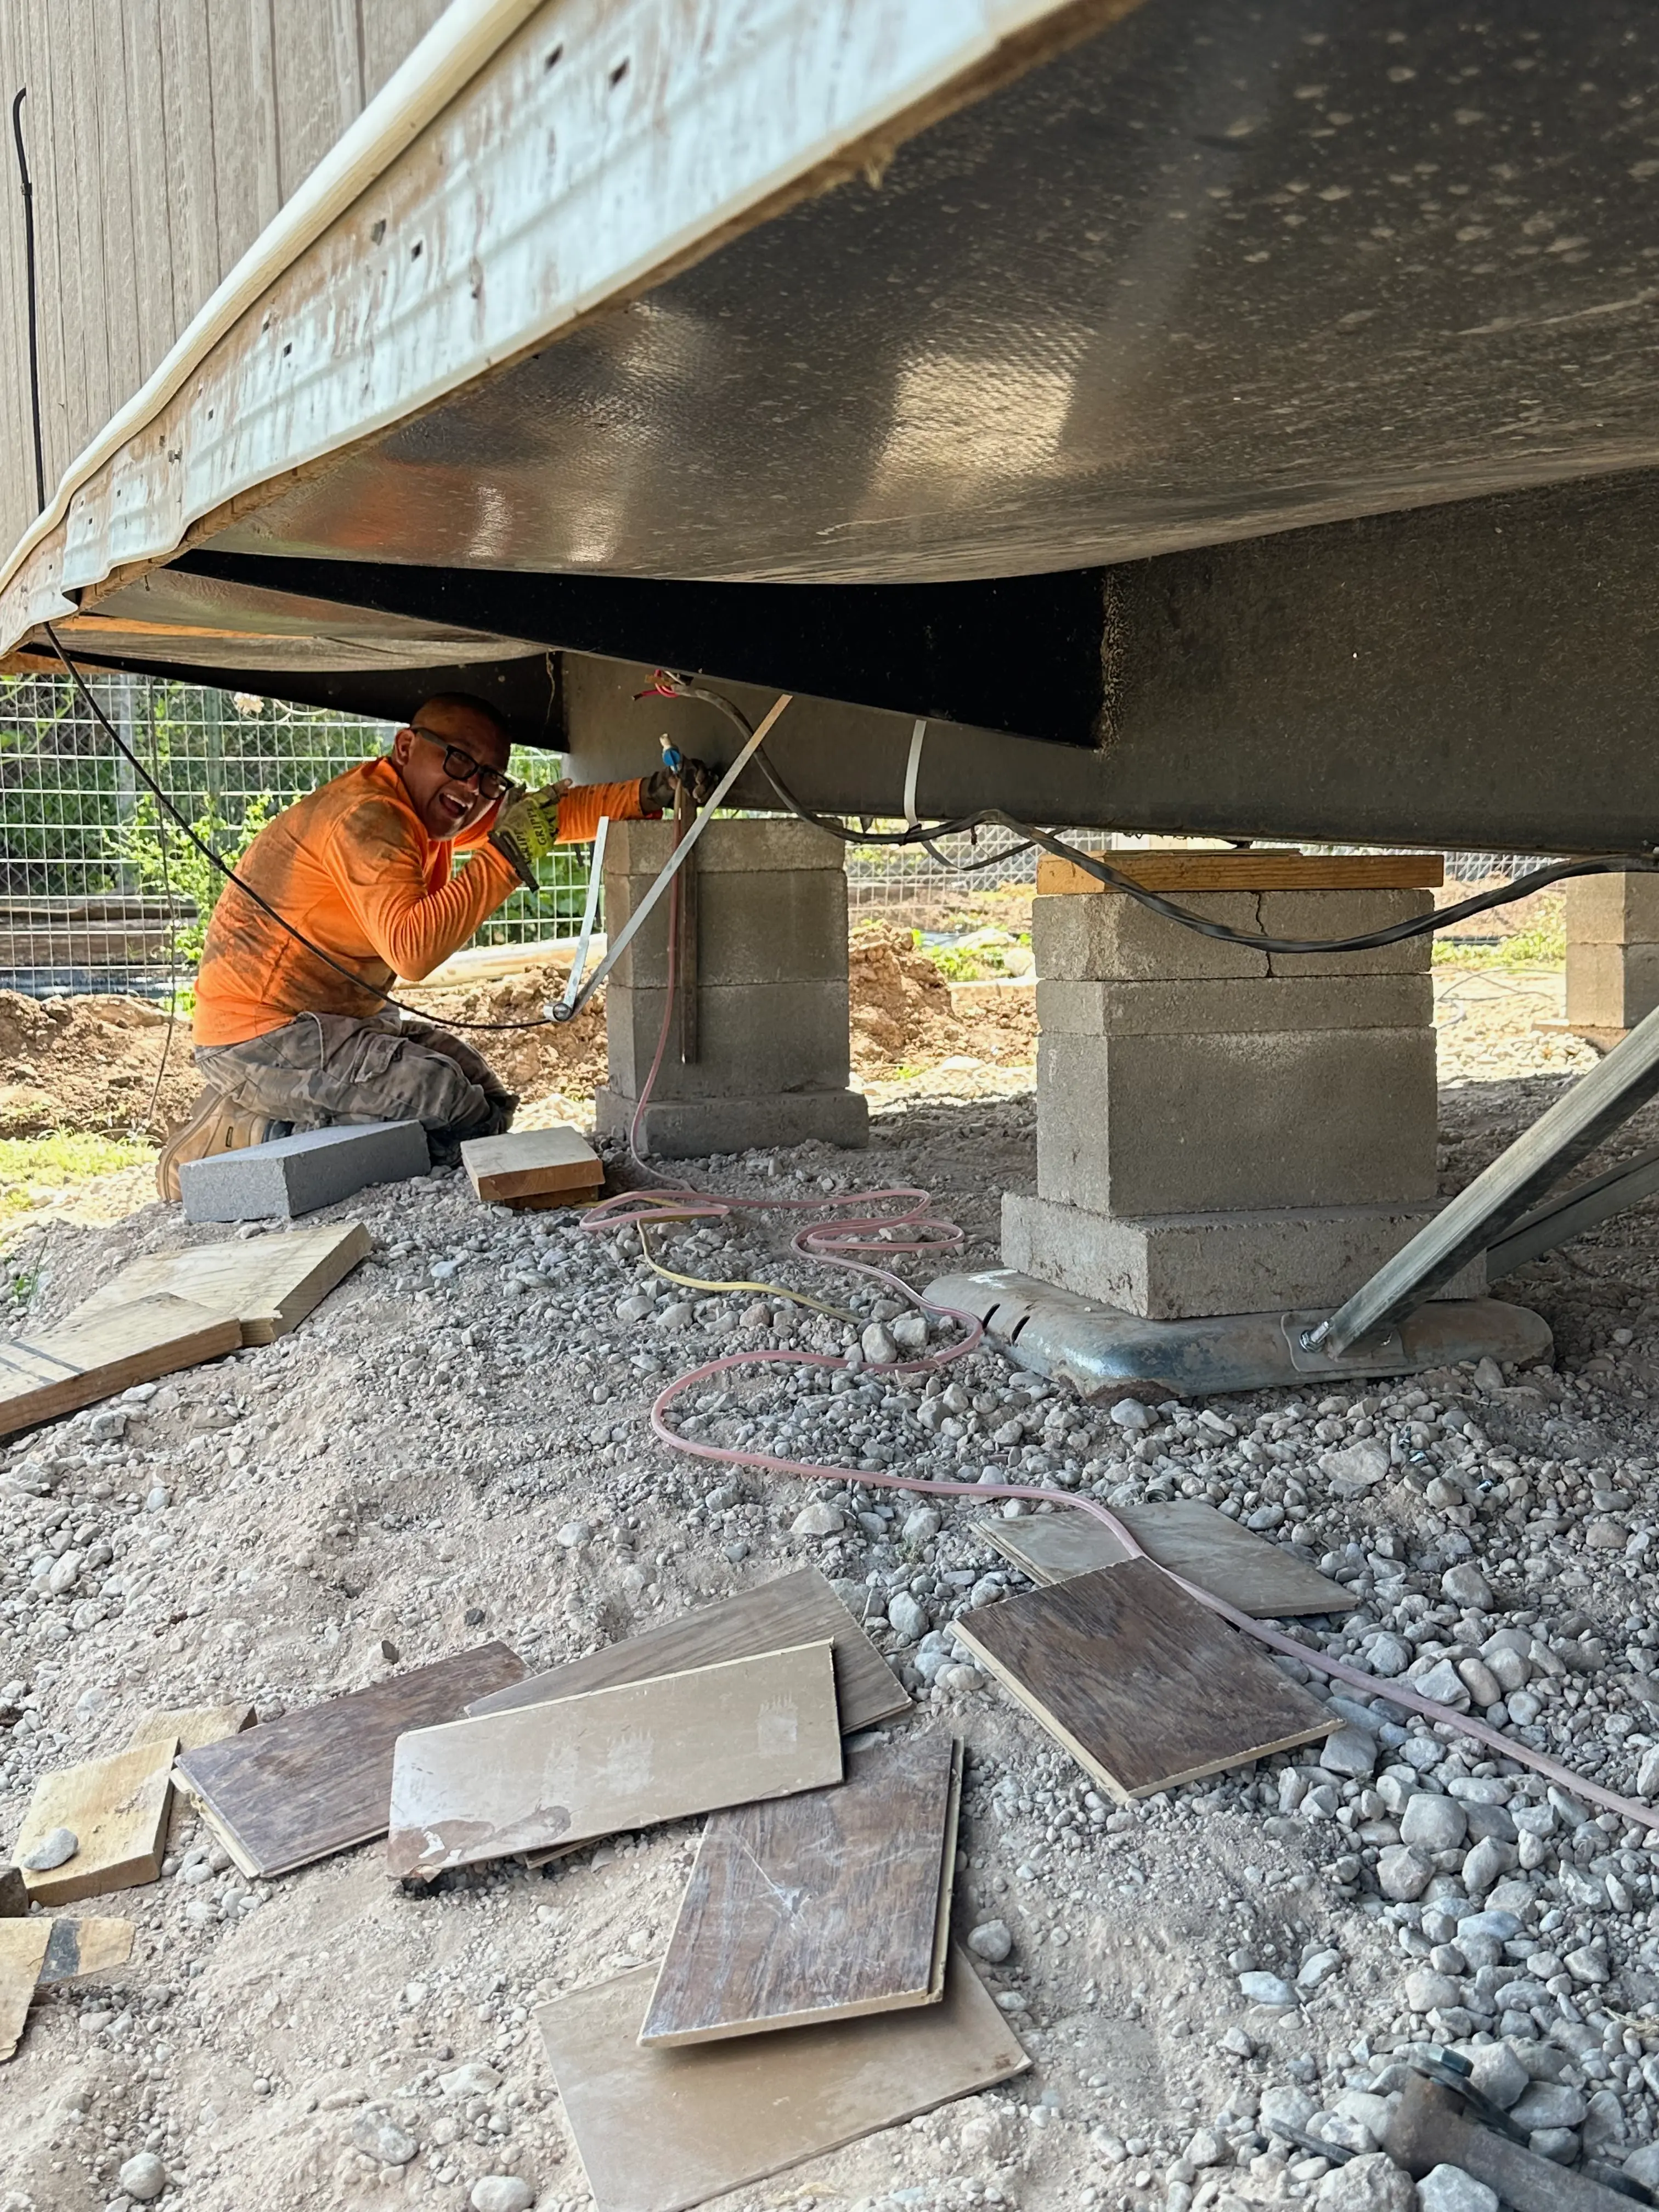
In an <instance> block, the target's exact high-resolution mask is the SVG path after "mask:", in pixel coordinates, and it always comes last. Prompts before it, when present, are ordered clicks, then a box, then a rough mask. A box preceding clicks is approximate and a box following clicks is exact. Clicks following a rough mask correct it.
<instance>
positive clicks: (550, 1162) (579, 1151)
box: [461, 1124, 605, 1206]
mask: <svg viewBox="0 0 1659 2212" xmlns="http://www.w3.org/2000/svg"><path fill="white" fill-rule="evenodd" d="M461 1165H462V1166H463V1167H464V1168H465V1170H466V1172H467V1179H468V1181H469V1182H471V1185H472V1188H473V1189H474V1191H475V1192H476V1193H477V1195H478V1197H479V1198H481V1199H483V1200H485V1201H486V1203H488V1204H491V1205H499V1206H515V1205H522V1204H524V1203H525V1201H526V1200H537V1199H545V1198H549V1197H555V1198H556V1197H558V1196H560V1195H562V1194H569V1195H570V1196H572V1197H580V1196H582V1195H584V1194H586V1193H587V1192H589V1191H593V1190H598V1189H599V1188H600V1187H601V1186H602V1184H603V1183H604V1182H605V1163H604V1161H603V1160H601V1159H600V1158H599V1154H598V1153H597V1152H595V1151H594V1150H593V1147H592V1146H591V1145H590V1144H589V1143H588V1142H587V1140H586V1138H585V1137H584V1136H582V1135H581V1133H580V1131H579V1130H575V1129H573V1128H570V1127H568V1126H566V1125H564V1124H561V1125H560V1126H559V1127H556V1128H552V1129H511V1130H509V1131H508V1132H507V1134H506V1135H505V1136H502V1137H470V1138H469V1139H467V1141H466V1143H465V1144H464V1145H463V1146H461Z"/></svg>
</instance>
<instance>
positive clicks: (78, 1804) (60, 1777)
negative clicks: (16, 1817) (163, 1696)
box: [13, 1736, 178, 1905]
mask: <svg viewBox="0 0 1659 2212" xmlns="http://www.w3.org/2000/svg"><path fill="white" fill-rule="evenodd" d="M177 1747H178V1740H177V1738H176V1737H173V1736H162V1737H161V1738H159V1739H158V1740H157V1741H155V1743H147V1744H139V1745H137V1746H135V1747H133V1748H132V1749H131V1750H128V1751H118V1752H116V1753H114V1754H113V1756H112V1757H111V1758H108V1759H88V1760H87V1761H86V1762H85V1763H84V1764H83V1765H80V1766H63V1767H59V1768H58V1770H57V1771H56V1772H54V1773H52V1774H43V1775H42V1776H41V1777H40V1780H39V1781H38V1782H37V1783H36V1784H35V1785H34V1795H33V1796H32V1797H31V1798H30V1800H29V1808H28V1810H27V1813H25V1814H24V1815H23V1825H22V1826H21V1828H20V1829H19V1831H18V1833H17V1840H16V1842H15V1844H14V1846H13V1849H14V1850H15V1853H16V1856H17V1861H18V1864H19V1865H20V1866H21V1868H22V1870H23V1880H24V1881H25V1882H26V1883H27V1885H28V1893H29V1895H30V1897H31V1898H32V1899H33V1901H34V1902H35V1904H37V1905H72V1904H74V1902H75V1901H76V1899H77V1898H82V1897H100V1896H102V1895H103V1894H104V1893H106V1891H109V1890H112V1889H131V1888H132V1887H134V1886H135V1884H137V1883H138V1882H143V1881H155V1880H156V1878H157V1877H158V1875H160V1874H161V1858H162V1854H163V1852H164V1851H165V1850H166V1848H167V1803H168V1799H169V1796H170V1795H171V1792H172V1784H171V1781H170V1779H169V1774H170V1770H171V1768H172V1765H173V1753H174V1752H175V1750H176V1749H177ZM57 1828H67V1829H68V1830H69V1831H70V1834H71V1835H73V1836H74V1837H75V1838H76V1850H75V1852H74V1855H73V1856H72V1857H70V1858H67V1859H65V1860H64V1862H63V1863H62V1864H61V1865H58V1866H54V1867H51V1868H47V1869H42V1870H40V1871H39V1872H36V1871H34V1870H33V1869H31V1868H30V1866H29V1864H28V1861H29V1857H30V1854H31V1853H32V1852H34V1851H37V1850H39V1848H40V1845H41V1844H43V1843H44V1842H45V1840H46V1838H47V1837H48V1836H49V1835H51V1833H52V1831H53V1830H54V1829H57Z"/></svg>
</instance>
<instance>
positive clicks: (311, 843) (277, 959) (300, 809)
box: [194, 757, 640, 1045]
mask: <svg viewBox="0 0 1659 2212" xmlns="http://www.w3.org/2000/svg"><path fill="white" fill-rule="evenodd" d="M601 814H608V815H610V816H611V818H612V819H613V820H617V821H637V820H638V819H639V817H640V803H639V786H638V784H637V783H634V782H629V783H595V784H585V785H581V786H579V787H576V788H575V789H574V790H571V791H568V792H567V793H564V794H563V795H562V797H561V799H560V800H559V839H560V842H561V843H566V844H568V843H573V842H578V841H580V840H581V839H584V838H588V837H591V836H592V835H593V832H594V829H596V828H597V826H598V823H599V817H600V815H601ZM492 818H493V817H492V816H486V817H484V819H483V822H481V823H478V824H477V827H476V828H474V829H471V830H469V831H468V832H467V834H466V836H465V837H464V838H455V839H453V840H452V839H447V838H441V837H435V836H432V835H431V833H430V832H429V831H428V829H427V828H426V826H425V824H424V823H422V820H421V818H420V817H419V816H418V815H417V814H416V811H415V810H414V808H413V807H412V806H411V805H410V803H409V798H408V794H407V793H405V791H404V787H403V781H402V779H401V777H400V776H399V775H398V771H397V769H396V768H395V767H394V766H393V765H392V762H391V761H390V760H389V759H386V758H385V757H382V758H380V759H379V760H373V761H365V762H364V763H362V765H361V766H360V767H357V768H353V769H347V770H346V772H345V774H344V775H337V776H336V777H335V778H334V779H333V781H332V782H330V783H325V784H324V785H323V786H322V787H320V789H319V790H316V791H313V792H311V793H308V794H307V796H306V797H305V798H304V799H299V800H296V801H295V804H294V805H292V806H289V807H285V808H284V809H283V812H282V813H280V814H279V815H277V816H276V818H275V820H274V821H271V822H268V823H266V824H265V827H264V829H262V830H261V831H260V832H259V834H258V836H257V837H256V838H255V839H254V841H253V842H252V844H251V845H250V846H249V847H248V848H247V851H246V853H245V854H243V855H242V858H241V860H240V862H239V864H238V866H237V871H236V872H237V873H238V875H240V877H241V878H243V879H244V881H246V883H247V884H249V885H250V886H251V887H252V889H253V890H256V891H257V892H258V894H259V896H260V897H262V898H264V899H268V900H269V901H270V904H271V905H272V906H273V907H275V908H276V911H277V913H278V914H280V915H283V916H284V917H285V918H286V919H287V920H288V921H290V922H291V923H292V924H293V925H294V927H295V929H297V930H300V931H301V932H302V933H303V934H304V935H305V936H307V937H308V938H309V939H311V940H312V942H313V944H315V945H319V946H321V948H322V950H323V951H325V952H326V953H327V954H329V956H330V957H331V958H332V959H334V960H337V961H338V962H339V963H340V964H341V966H342V967H344V968H349V969H351V970H352V972H353V974H354V975H359V976H361V977H362V983H361V985H358V984H356V983H353V982H350V981H348V980H347V978H346V977H345V976H343V975H340V974H339V973H338V971H337V969H334V968H331V967H330V965H329V964H328V962H327V961H325V960H319V958H318V957H317V955H316V954H315V953H314V952H313V951H310V950H309V949H308V948H307V946H306V945H301V943H300V941H299V939H297V938H295V937H291V936H290V935H289V933H288V931H287V930H285V929H283V927H281V925H280V924H279V923H277V922H276V921H272V919H271V917H270V915H268V914H266V913H265V912H264V908H261V907H259V906H257V905H256V904H255V903H254V902H253V901H252V899H250V898H248V897H246V896H244V894H243V893H242V892H241V891H240V890H238V889H237V888H236V886H235V884H226V886H225V888H224V890H223V892H222V896H221V897H220V900H219V903H218V905H217V906H216V908H214V911H213V919H212V921H210V923H209V924H208V933H207V943H206V945H205V946H204V950H203V953H202V965H201V969H200V972H199V973H198V975H197V979H196V1016H195V1022H194V1036H195V1041H196V1042H197V1044H198V1045H221V1044H242V1043H245V1042H246V1041H247V1039H248V1038H250V1037H256V1036H264V1035H265V1034H266V1033H267V1032H268V1031H269V1030H276V1029H281V1028H282V1026H283V1024H284V1023H286V1022H291V1021H293V1020H294V1019H295V1018H296V1016H298V1015H301V1014H307V1013H319V1014H345V1015H349V1016H353V1017H356V1018H358V1019H360V1020H367V1019H368V1018H369V1017H370V1016H371V1015H374V1014H375V1013H378V1012H380V1007H381V1006H382V1004H383V1003H384V1002H383V1000H382V999H381V997H380V993H381V992H382V991H384V990H386V988H387V987H389V985H390V984H391V982H392V978H393V976H394V975H407V976H410V977H411V978H415V979H418V978H419V977H421V976H422V975H430V974H431V973H432V970H433V969H435V968H437V967H441V965H442V963H444V962H445V961H446V960H447V959H448V957H449V956H450V954H451V953H452V952H453V951H457V950H458V949H459V947H460V946H461V945H465V942H466V940H467V939H468V938H469V937H471V935H472V933H473V932H474V931H475V930H476V929H477V927H478V925H479V924H480V922H482V921H483V920H484V918H485V916H486V915H490V914H493V913H494V912H495V908H497V907H498V906H500V905H501V902H502V901H503V900H504V899H506V898H507V897H508V896H511V894H512V893H513V891H514V890H516V889H517V888H518V882H519V879H518V878H517V876H516V875H515V874H514V873H513V870H512V868H511V866H509V865H508V863H507V860H504V859H503V857H502V856H501V854H500V853H498V852H497V851H496V850H495V847H494V846H493V845H491V844H489V842H487V840H488V837H489V824H490V821H491V820H492ZM457 848H461V849H464V850H466V851H467V852H468V853H469V854H470V857H469V859H468V860H467V862H466V865H465V867H462V868H459V869H457V868H456V867H455V866H454V860H453V854H454V853H455V851H456V849H457Z"/></svg>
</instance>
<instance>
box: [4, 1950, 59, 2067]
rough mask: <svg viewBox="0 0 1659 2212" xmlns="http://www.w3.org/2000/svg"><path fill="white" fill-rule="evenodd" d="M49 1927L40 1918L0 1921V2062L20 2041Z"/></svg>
mask: <svg viewBox="0 0 1659 2212" xmlns="http://www.w3.org/2000/svg"><path fill="white" fill-rule="evenodd" d="M53 1925H54V1923H52V1921H50V1920H48V1919H46V1917H45V1916H44V1915H42V1916H41V1917H40V1918H38V1919H29V1920H0V2059H6V2058H9V2057H11V2055H12V2053H13V2051H15V2050H16V2048H17V2046H18V2045H19V2044H20V2043H21V2041H22V2039H23V2027H24V2023H25V2021H27V2019H28V2016H29V2005H30V2003H31V2002H32V2001H33V1996H34V1991H35V1986H36V1984H37V1983H38V1982H39V1981H40V1967H41V1964H42V1962H43V1960H45V1958H46V1946H47V1944H48V1943H49V1942H51V1940H52V1928H53Z"/></svg>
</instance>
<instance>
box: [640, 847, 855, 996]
mask: <svg viewBox="0 0 1659 2212" xmlns="http://www.w3.org/2000/svg"><path fill="white" fill-rule="evenodd" d="M653 880H654V878H652V877H649V876H613V875H612V874H611V872H610V871H609V870H608V869H607V870H606V872H605V926H606V927H607V928H608V929H609V930H610V931H611V933H612V935H613V936H618V935H620V934H621V933H622V931H623V927H624V926H625V925H626V924H627V922H628V921H629V920H630V919H631V918H632V916H633V915H634V913H635V909H636V908H637V907H638V906H639V905H640V903H641V901H642V900H643V899H644V897H645V895H646V893H647V890H649V889H650V886H651V884H652V883H653ZM697 972H698V974H699V975H700V976H701V977H702V980H703V981H704V982H705V983H706V984H713V983H818V982H835V981H845V980H846V975H847V878H846V877H845V876H844V875H842V873H841V872H840V871H839V870H836V871H835V872H833V873H832V872H829V871H827V870H825V869H822V868H792V869H771V870H765V871H762V872H757V873H756V874H753V875H735V874H724V875H707V876H704V877H702V878H700V879H699V882H698V885H697ZM667 976H668V901H667V899H666V898H664V899H662V900H661V901H659V903H658V905H657V907H656V908H655V910H654V911H653V913H652V914H651V915H649V916H648V917H647V920H646V921H645V923H644V926H643V927H641V931H640V933H639V935H638V936H637V937H636V938H635V940H634V942H633V943H632V944H631V945H629V948H628V950H627V951H625V952H624V953H623V957H622V958H621V959H620V960H619V961H618V962H617V964H616V966H615V967H614V968H613V969H611V978H610V987H611V989H613V990H614V989H617V988H618V987H620V988H622V989H623V990H634V989H636V988H645V989H650V988H652V987H654V986H657V985H660V984H663V983H665V982H666V981H667Z"/></svg>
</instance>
